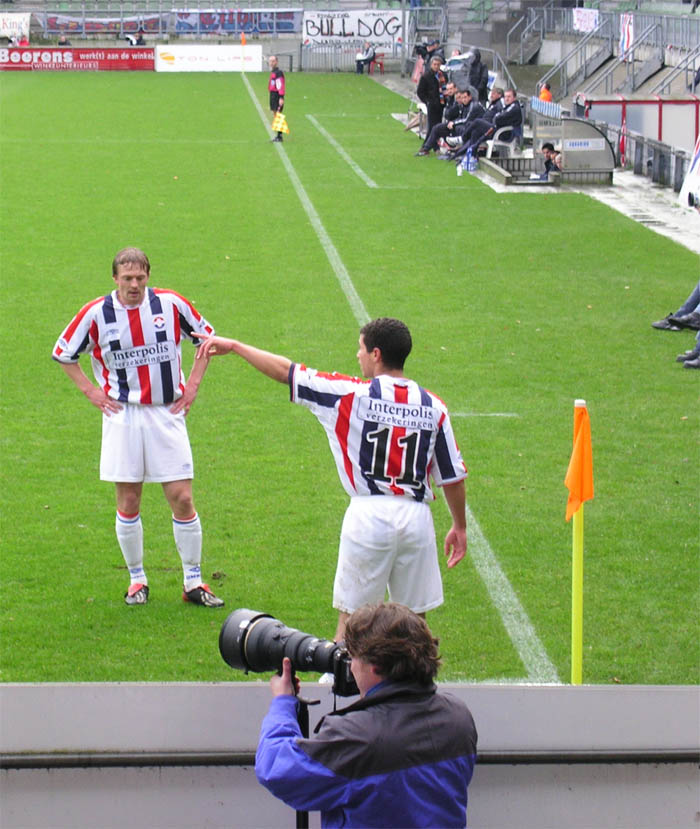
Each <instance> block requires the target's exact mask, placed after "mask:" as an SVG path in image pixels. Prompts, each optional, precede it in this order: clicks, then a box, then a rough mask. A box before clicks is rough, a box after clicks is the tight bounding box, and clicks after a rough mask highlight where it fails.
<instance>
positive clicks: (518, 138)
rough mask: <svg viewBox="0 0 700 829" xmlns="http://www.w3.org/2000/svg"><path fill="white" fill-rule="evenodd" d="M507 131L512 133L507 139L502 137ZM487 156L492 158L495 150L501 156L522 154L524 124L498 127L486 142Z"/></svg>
mask: <svg viewBox="0 0 700 829" xmlns="http://www.w3.org/2000/svg"><path fill="white" fill-rule="evenodd" d="M505 133H512V134H511V136H510V138H509V139H508V140H507V141H506V140H504V139H503V138H502V136H503V135H504V134H505ZM486 147H487V149H486V158H491V156H492V155H493V152H494V150H496V151H497V155H498V157H499V158H504V157H511V156H514V155H522V151H523V125H522V123H521V124H520V126H519V127H515V128H514V127H501V128H500V129H497V130H496V132H495V133H494V135H493V138H492V139H490V140H489V141H487V142H486Z"/></svg>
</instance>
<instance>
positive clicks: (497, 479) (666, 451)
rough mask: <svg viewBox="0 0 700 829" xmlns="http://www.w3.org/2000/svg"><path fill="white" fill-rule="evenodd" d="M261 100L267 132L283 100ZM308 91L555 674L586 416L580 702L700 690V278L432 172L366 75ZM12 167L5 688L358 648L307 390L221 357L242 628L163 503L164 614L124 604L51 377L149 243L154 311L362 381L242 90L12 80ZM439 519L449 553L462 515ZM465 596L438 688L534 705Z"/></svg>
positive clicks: (565, 623)
mask: <svg viewBox="0 0 700 829" xmlns="http://www.w3.org/2000/svg"><path fill="white" fill-rule="evenodd" d="M249 82H250V84H251V86H252V88H253V90H254V92H255V94H256V95H257V97H258V99H259V100H260V102H261V105H262V107H263V109H265V110H267V101H266V75H264V74H260V75H253V76H249ZM287 82H288V95H287V106H286V114H287V117H288V120H289V124H290V128H291V135H290V136H289V138H288V139H287V140H286V141H285V143H284V150H283V151H284V153H285V154H286V156H287V158H288V159H289V162H290V164H291V165H292V166H293V168H294V170H295V172H296V174H297V175H298V178H299V181H300V182H301V185H302V186H303V188H304V190H305V192H306V193H307V195H308V197H309V199H310V200H311V202H312V204H313V206H314V208H315V210H316V212H317V214H318V216H319V218H320V220H321V221H322V223H323V225H324V227H325V229H326V231H327V233H328V236H329V238H330V239H331V240H332V242H333V245H334V246H335V248H336V249H337V251H338V253H339V255H340V257H341V259H342V261H343V263H344V265H345V267H346V268H347V271H348V273H349V275H350V277H351V279H352V281H353V284H354V286H355V288H356V290H357V292H358V294H359V296H360V297H361V299H362V302H363V303H364V305H365V307H366V308H367V310H368V313H369V314H370V315H371V316H373V317H374V316H382V315H391V316H397V317H400V318H402V319H404V320H405V321H406V322H407V323H408V325H409V326H410V328H411V330H412V333H413V335H414V343H415V345H414V353H413V354H412V355H411V357H410V358H409V362H408V363H407V370H408V373H409V374H410V375H411V376H413V377H414V378H415V379H416V380H418V381H419V382H420V383H422V384H423V385H425V386H426V387H428V388H430V389H431V390H433V391H434V392H436V393H437V394H439V395H440V396H441V397H442V398H443V399H444V400H445V401H446V402H447V404H448V406H449V407H450V409H451V411H452V412H453V413H454V415H455V416H454V426H455V430H456V433H457V437H458V440H459V442H460V446H461V448H462V451H463V454H464V456H465V459H466V461H467V465H468V467H469V471H470V477H469V480H468V486H467V496H468V501H469V505H470V508H471V510H472V512H473V514H474V516H475V517H476V520H477V521H478V524H479V526H480V527H481V530H482V531H483V534H484V536H485V538H486V539H487V540H488V544H489V545H490V548H491V549H492V551H493V553H494V555H495V557H496V559H497V560H498V561H499V562H500V566H501V568H502V569H503V572H504V573H505V575H506V576H507V578H508V580H509V582H510V584H511V585H512V587H513V590H514V591H515V594H516V595H517V596H518V598H519V600H520V602H521V604H522V607H523V608H524V610H525V612H526V613H527V615H528V617H529V619H530V621H531V623H532V626H533V628H534V630H535V631H536V634H537V636H538V637H539V639H540V641H541V643H542V646H543V648H544V649H545V651H546V653H547V655H548V657H549V659H550V660H551V661H552V663H553V664H554V666H555V667H556V670H557V673H558V675H559V678H560V679H561V680H562V681H568V678H569V675H570V661H569V660H570V656H569V654H570V579H571V577H570V571H571V567H570V562H571V526H570V525H569V524H566V523H565V521H564V508H565V503H566V490H565V488H564V486H563V478H564V474H565V472H566V467H567V463H568V459H569V455H570V452H571V434H572V422H573V401H574V399H575V398H577V397H583V398H585V399H586V400H587V402H588V407H589V412H590V416H591V425H592V435H593V451H594V466H595V486H596V492H595V499H594V500H593V501H592V502H590V503H589V504H588V505H587V506H586V534H585V595H584V617H585V622H584V671H583V674H584V682H588V683H612V682H622V683H650V684H651V683H695V682H697V680H698V584H699V579H698V575H699V572H698V569H699V568H698V563H699V556H698V553H699V549H698V540H699V527H698V493H699V490H700V487H699V484H700V463H698V460H699V453H698V412H699V409H698V378H697V376H696V375H695V374H694V372H692V371H687V370H683V368H682V367H681V366H680V365H678V364H677V363H675V362H674V357H675V355H676V354H677V353H679V352H680V351H682V350H684V349H686V348H689V347H690V345H691V343H692V338H691V335H690V334H689V333H688V332H681V333H667V332H660V331H655V330H653V329H652V328H651V327H650V325H649V323H650V322H651V321H652V320H653V319H657V318H659V317H661V316H663V315H664V314H666V313H668V312H669V311H670V310H672V309H675V308H677V307H678V305H679V304H680V303H681V302H682V301H683V300H684V299H685V297H686V296H687V295H688V293H689V291H690V290H691V288H692V287H693V285H694V284H695V281H696V280H697V278H698V272H699V267H698V258H697V256H695V255H694V254H692V253H690V252H689V251H688V250H686V249H685V248H683V247H681V246H679V245H677V244H675V243H673V242H671V241H669V240H668V239H665V238H662V237H660V236H658V235H656V234H654V233H653V232H651V231H650V230H648V229H647V228H644V227H642V226H640V225H638V224H635V223H634V222H633V221H631V220H628V219H626V218H625V217H623V216H621V215H619V214H617V213H615V212H613V211H611V210H609V209H608V208H606V207H604V206H602V205H600V204H599V203H597V202H595V201H593V200H592V199H590V198H589V197H587V196H586V195H578V194H563V193H562V194H551V195H544V196H543V195H534V194H532V193H530V194H506V195H500V194H497V193H494V192H493V191H491V190H490V189H489V188H487V187H485V186H484V185H483V184H481V183H480V182H479V181H478V180H476V179H474V178H473V177H471V176H464V177H462V178H460V179H457V177H456V176H455V174H454V169H453V168H452V167H451V165H447V164H440V163H438V162H436V161H434V160H433V159H416V158H414V157H413V153H414V152H415V150H416V149H417V142H416V138H415V136H413V135H410V134H406V133H404V132H403V129H402V127H401V125H400V124H399V123H398V122H397V121H396V120H394V119H392V117H391V113H392V112H401V111H405V109H406V105H405V102H404V101H403V100H402V99H401V98H399V97H398V96H396V95H394V94H393V93H391V92H389V91H387V90H386V89H384V88H382V87H380V86H379V85H377V84H374V83H373V82H372V81H371V80H370V79H369V78H367V77H365V76H363V77H356V76H354V75H308V74H292V75H290V76H289V77H288V79H287ZM307 116H313V119H315V121H316V122H317V123H318V124H320V125H321V126H322V127H323V129H324V130H325V131H326V132H327V133H329V134H330V135H331V136H332V137H333V138H334V139H335V141H336V142H338V143H339V144H340V145H341V146H342V148H343V149H344V150H345V153H346V154H347V155H349V156H350V157H351V158H352V160H353V161H354V162H355V164H356V165H358V166H359V167H360V168H361V169H362V170H363V171H364V173H365V174H366V176H368V177H369V178H371V179H372V180H373V181H374V182H375V183H376V184H377V185H378V186H377V187H376V188H370V187H368V186H367V183H366V182H365V181H363V180H362V179H361V178H360V177H359V176H358V175H357V174H356V172H355V171H354V170H353V169H352V167H351V166H350V165H349V164H348V163H347V160H346V159H345V158H343V157H342V156H341V154H339V153H338V151H337V149H336V148H335V147H333V146H332V145H331V143H329V142H328V140H327V139H326V137H324V136H323V134H322V133H321V132H320V131H319V130H318V129H317V127H316V125H315V124H314V122H313V121H312V120H311V119H310V118H307ZM0 171H1V175H2V178H1V179H0V186H1V188H2V206H1V214H0V238H1V241H0V245H1V247H0V255H1V259H0V267H1V269H2V270H1V276H2V293H1V296H2V318H3V326H2V331H1V332H0V337H1V341H0V345H1V348H2V352H1V353H2V362H1V363H0V366H1V370H2V395H1V397H0V405H1V407H2V409H1V413H2V421H1V426H0V429H1V432H0V436H1V439H2V493H1V499H2V500H1V502H0V507H1V510H2V513H1V515H2V542H1V543H2V573H3V578H2V612H1V614H0V616H1V619H2V629H1V631H0V647H1V649H2V650H1V651H0V653H1V657H0V659H1V661H0V667H1V673H0V679H1V680H2V681H4V682H19V681H119V680H124V681H126V680H145V681H231V680H235V679H241V678H242V677H241V676H240V675H238V674H235V673H233V672H232V671H230V670H229V669H228V668H227V667H226V665H225V664H224V663H223V661H222V660H221V658H220V657H219V653H218V644H217V641H218V631H219V628H220V625H221V623H222V621H223V619H224V618H225V614H226V612H228V611H230V610H233V609H235V608H237V607H250V608H253V609H257V610H264V611H267V612H269V613H271V614H273V615H275V616H277V617H278V618H280V619H282V620H283V621H284V622H286V623H287V624H289V625H291V626H293V627H297V628H300V629H302V630H305V631H307V632H310V633H314V634H316V635H319V636H325V637H330V636H332V634H333V631H334V628H335V612H334V611H333V610H332V609H331V587H332V579H333V572H334V567H335V559H336V551H337V537H338V532H339V528H340V522H341V518H342V514H343V511H344V507H345V503H346V497H345V495H344V493H343V492H342V489H341V487H340V484H339V483H338V481H337V477H336V473H335V469H334V465H333V462H332V459H331V456H330V452H329V450H328V447H327V444H326V439H325V436H324V434H323V430H322V429H321V427H320V426H319V425H318V424H317V423H316V421H315V419H314V418H313V416H312V415H310V414H309V413H308V412H306V411H304V410H302V409H301V408H300V407H295V406H292V405H290V404H289V403H288V402H287V400H288V395H287V392H286V390H285V388H284V387H283V386H281V385H278V384H275V383H272V382H270V381H269V380H266V379H265V378H263V377H262V376H261V375H259V374H257V373H256V372H255V371H254V370H253V369H251V368H250V367H249V366H247V365H246V364H244V363H243V362H240V361H237V360H235V359H234V358H232V357H228V358H222V359H219V360H215V361H214V362H213V363H212V364H211V366H210V368H209V371H208V373H207V376H206V378H205V380H204V383H203V385H202V388H201V391H200V394H199V397H198V400H197V402H196V404H195V406H194V407H193V409H192V412H191V413H190V415H189V429H190V436H191V440H192V445H193V451H194V455H195V467H196V478H195V501H196V505H197V509H198V511H199V513H200V516H201V518H202V523H203V527H204V562H203V563H204V573H205V575H206V578H207V579H208V580H210V581H211V583H212V585H213V586H214V588H215V590H216V592H217V593H218V594H220V595H221V596H222V597H223V598H225V600H226V603H227V606H226V609H225V611H223V612H218V611H209V610H205V609H201V608H197V607H192V606H188V605H185V604H184V603H183V602H182V601H181V600H180V585H181V570H180V562H179V558H178V556H177V553H176V551H175V549H174V544H173V539H172V532H171V522H170V515H169V512H168V509H167V506H166V503H165V501H164V499H163V496H162V493H161V491H160V487H157V486H154V485H151V486H149V487H146V488H145V495H144V503H143V508H142V515H143V521H144V528H145V539H146V551H147V552H146V568H147V571H148V573H149V581H150V584H151V591H152V592H151V596H152V598H151V601H150V603H149V605H148V606H147V607H145V608H127V607H126V606H125V605H124V603H123V598H122V596H123V592H124V590H125V588H126V585H127V582H128V579H127V574H126V571H125V568H124V565H123V562H122V559H121V555H120V553H119V550H118V547H117V544H116V539H115V537H114V496H113V487H112V485H110V484H105V483H101V482H100V481H99V480H98V470H97V466H98V454H99V432H100V422H99V421H100V417H99V414H98V413H97V411H96V410H95V409H93V408H92V407H91V406H90V405H89V404H88V403H87V401H85V400H84V399H83V398H82V396H81V395H80V394H79V393H78V392H77V390H76V389H75V388H74V387H73V386H72V384H71V383H70V382H69V381H68V380H67V378H66V377H64V376H63V372H62V371H61V369H60V368H59V367H58V366H57V365H56V364H54V363H53V361H52V360H51V359H50V354H51V349H52V347H53V344H54V342H55V340H56V338H57V336H58V334H59V333H60V331H61V329H62V327H63V326H64V325H65V324H66V323H67V321H68V320H69V319H70V318H71V316H72V315H73V314H74V313H75V312H76V311H77V310H78V308H79V307H80V306H81V305H82V304H83V303H84V302H87V301H88V300H90V299H92V298H94V297H96V296H99V295H100V294H103V293H106V292H107V291H108V290H110V288H111V284H112V283H111V278H110V263H111V259H112V256H113V255H114V253H115V252H116V251H117V250H118V249H120V248H121V247H124V246H126V245H129V244H133V245H137V246H140V247H142V248H144V250H146V251H147V253H148V254H149V256H150V258H151V263H152V276H151V284H152V285H156V286H164V287H170V288H174V289H176V290H178V291H180V292H181V293H183V294H185V295H186V296H187V297H189V298H190V299H192V300H193V301H194V302H195V303H196V305H197V307H198V308H199V309H200V310H201V312H202V313H203V314H204V315H205V316H206V317H207V318H208V319H209V320H210V321H211V322H212V323H213V324H214V325H215V327H216V329H217V331H218V332H219V333H222V334H224V335H230V336H235V337H238V338H239V339H242V340H245V341H248V342H252V343H254V344H256V345H259V346H261V347H264V348H267V349H270V350H272V351H276V352H280V353H283V354H285V355H287V356H289V357H290V358H292V359H295V360H300V361H304V362H306V363H307V364H308V365H312V366H314V367H317V368H320V369H336V370H339V371H343V372H348V373H357V370H358V369H357V364H356V361H355V352H356V342H357V332H358V325H357V321H356V319H355V317H354V316H353V312H352V309H351V307H350V305H349V304H348V301H347V299H346V297H345V296H344V294H343V291H342V289H341V287H340V285H339V282H338V280H337V279H336V277H335V275H334V273H333V270H332V268H331V267H330V265H329V262H328V258H327V256H326V254H325V252H324V250H323V248H322V246H321V244H320V243H319V240H318V238H317V235H316V233H315V231H314V229H313V227H312V225H311V222H310V221H309V218H308V216H307V214H306V213H305V212H304V210H303V208H302V205H301V202H300V200H299V197H298V195H297V192H296V191H295V189H294V186H293V184H292V182H291V181H290V178H289V176H288V174H287V172H286V170H285V167H284V166H283V164H282V160H281V157H280V154H279V153H278V151H277V149H276V148H275V146H274V145H272V144H270V143H269V135H268V134H267V132H266V130H265V128H264V126H263V123H262V121H261V119H260V116H259V114H258V111H257V110H256V108H255V106H254V105H253V102H252V100H251V97H250V95H249V93H248V91H247V88H246V86H245V84H244V80H243V78H242V77H240V76H233V75H215V74H212V75H197V74H192V75H157V74H155V73H154V74H143V75H139V74H131V73H104V74H78V73H76V74H71V73H65V74H58V73H56V74H52V73H47V74H41V73H26V74H25V73H5V74H3V75H0ZM185 351H186V352H187V354H188V356H187V359H188V360H189V359H191V357H190V355H191V353H192V350H191V349H188V348H187V347H186V348H185ZM85 367H86V368H87V365H86V366H85ZM494 413H509V414H513V415H517V416H514V417H495V416H486V415H493V414H494ZM477 415H478V416H477ZM434 516H435V521H436V527H437V532H438V536H439V538H442V537H443V536H444V533H445V532H446V530H447V527H448V524H449V521H448V512H447V509H446V507H445V505H444V503H443V502H442V500H441V499H438V501H437V502H436V503H435V504H434ZM214 574H216V577H215V576H214ZM444 582H445V592H446V601H445V604H444V606H443V607H442V608H440V609H439V610H436V611H434V612H432V613H431V614H429V622H430V624H431V626H432V628H433V630H434V631H435V633H436V635H438V636H439V637H440V638H441V648H442V653H443V657H444V668H443V671H442V674H441V676H442V678H443V679H459V680H469V681H486V680H496V681H521V680H524V679H527V676H528V674H527V671H526V669H525V667H524V664H523V662H522V661H521V657H520V656H519V654H518V650H517V649H516V647H515V646H514V645H513V644H512V642H511V639H510V638H509V636H508V635H507V633H506V630H505V627H504V624H503V622H502V620H501V617H500V615H499V613H498V611H497V609H496V607H495V606H494V604H493V602H492V600H491V598H490V595H489V593H488V591H487V589H486V586H485V584H484V582H483V581H482V579H481V577H480V576H479V574H478V573H477V571H476V569H475V567H474V564H473V561H472V559H471V558H470V557H469V556H468V557H467V559H466V560H465V561H463V562H462V563H461V564H460V565H459V566H458V567H457V568H456V569H455V570H453V571H450V572H445V573H444Z"/></svg>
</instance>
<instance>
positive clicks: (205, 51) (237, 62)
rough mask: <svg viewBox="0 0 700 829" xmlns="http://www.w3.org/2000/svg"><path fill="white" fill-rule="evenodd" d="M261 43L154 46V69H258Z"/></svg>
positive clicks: (252, 70) (194, 70) (215, 70)
mask: <svg viewBox="0 0 700 829" xmlns="http://www.w3.org/2000/svg"><path fill="white" fill-rule="evenodd" d="M260 71H262V46H259V45H250V46H242V45H231V46H202V45H200V44H187V45H182V46H180V45H177V46H156V72H260Z"/></svg>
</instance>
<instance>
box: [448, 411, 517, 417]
mask: <svg viewBox="0 0 700 829" xmlns="http://www.w3.org/2000/svg"><path fill="white" fill-rule="evenodd" d="M450 417H520V415H519V414H518V413H517V412H450Z"/></svg>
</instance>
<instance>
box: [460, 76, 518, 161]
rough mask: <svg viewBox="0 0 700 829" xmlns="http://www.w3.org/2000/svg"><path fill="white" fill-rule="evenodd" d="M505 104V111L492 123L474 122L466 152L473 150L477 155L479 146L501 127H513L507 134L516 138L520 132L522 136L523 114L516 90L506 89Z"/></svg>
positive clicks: (498, 113)
mask: <svg viewBox="0 0 700 829" xmlns="http://www.w3.org/2000/svg"><path fill="white" fill-rule="evenodd" d="M503 104H504V106H503V110H502V111H501V112H497V113H496V114H495V115H494V116H493V120H492V121H488V120H486V119H485V118H477V120H476V121H474V125H473V127H472V130H471V139H470V142H469V144H467V146H466V152H468V151H469V150H471V151H472V153H473V154H476V151H477V149H478V147H479V145H480V144H481V143H482V142H483V141H486V139H487V138H489V137H490V136H491V135H493V134H494V133H495V132H496V130H499V129H501V127H512V130H511V132H509V133H507V135H509V136H512V137H515V135H516V134H517V132H518V131H520V135H522V128H523V112H522V109H521V108H520V102H519V101H518V96H517V94H516V92H515V90H514V89H510V88H509V89H506V91H505V94H504V96H503ZM503 140H504V141H508V140H510V139H509V138H507V137H506V138H504V139H503Z"/></svg>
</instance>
